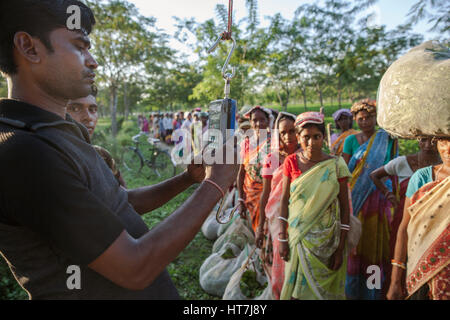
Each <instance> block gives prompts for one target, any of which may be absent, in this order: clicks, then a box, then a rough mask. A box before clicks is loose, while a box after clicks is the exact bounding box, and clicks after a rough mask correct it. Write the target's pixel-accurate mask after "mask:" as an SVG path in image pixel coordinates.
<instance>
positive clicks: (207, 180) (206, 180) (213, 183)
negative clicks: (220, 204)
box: [203, 179, 225, 198]
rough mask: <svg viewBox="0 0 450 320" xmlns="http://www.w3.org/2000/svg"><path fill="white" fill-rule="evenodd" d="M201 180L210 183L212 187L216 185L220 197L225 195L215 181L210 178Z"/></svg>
mask: <svg viewBox="0 0 450 320" xmlns="http://www.w3.org/2000/svg"><path fill="white" fill-rule="evenodd" d="M203 181H205V182H208V183H210V184H212V185H213V186H214V187H216V189H217V190H219V192H220V194H221V195H222V198H224V197H225V192H224V191H223V190H222V188H221V187H219V185H218V184H217V183H215V182H214V181H212V180H210V179H205V180H203Z"/></svg>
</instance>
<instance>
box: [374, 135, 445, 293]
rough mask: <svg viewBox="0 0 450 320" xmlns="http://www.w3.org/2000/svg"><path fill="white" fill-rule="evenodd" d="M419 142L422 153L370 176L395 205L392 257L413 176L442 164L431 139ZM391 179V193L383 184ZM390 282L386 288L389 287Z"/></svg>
mask: <svg viewBox="0 0 450 320" xmlns="http://www.w3.org/2000/svg"><path fill="white" fill-rule="evenodd" d="M417 140H418V141H419V149H420V151H419V152H418V153H416V154H410V155H407V156H401V157H398V158H395V159H393V160H391V161H389V163H387V164H386V165H384V166H382V167H381V168H378V169H376V170H375V171H373V172H372V173H371V174H370V178H371V179H372V181H373V183H374V184H375V186H376V187H377V189H378V190H380V191H381V193H383V194H384V195H385V197H386V199H388V200H389V201H390V202H391V204H392V205H393V209H394V216H393V219H392V222H391V225H390V235H389V237H390V238H389V248H390V257H393V256H394V249H395V242H396V240H397V232H398V228H399V226H400V222H401V221H402V217H403V211H404V205H405V198H406V189H407V187H408V182H409V179H410V178H411V176H412V175H413V174H414V172H416V171H417V170H419V169H421V168H424V167H427V166H430V165H436V164H439V163H441V158H440V157H439V153H438V152H437V148H436V144H435V143H433V141H432V138H430V137H421V138H418V139H417ZM388 177H391V179H392V182H393V190H392V191H390V190H389V189H388V188H387V187H386V186H385V185H384V183H383V181H384V180H385V179H387V178H388ZM390 279H391V275H390V272H387V274H386V280H387V281H390ZM388 283H389V282H387V283H386V286H387V287H389V284H388Z"/></svg>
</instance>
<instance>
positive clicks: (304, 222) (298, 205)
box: [281, 157, 351, 300]
mask: <svg viewBox="0 0 450 320" xmlns="http://www.w3.org/2000/svg"><path fill="white" fill-rule="evenodd" d="M337 168H338V172H336V169H337ZM344 177H351V174H350V171H349V170H348V168H347V165H346V163H345V161H344V160H343V159H342V158H341V157H339V158H338V160H336V159H334V158H333V159H329V160H325V161H323V162H321V163H318V164H316V165H315V166H314V167H312V168H311V169H309V170H308V171H306V172H305V173H303V174H302V175H301V176H300V177H298V178H297V179H295V180H294V181H293V182H292V183H291V196H290V204H289V218H288V221H289V227H288V233H289V248H290V259H289V262H287V263H286V267H285V280H284V284H283V290H282V292H281V299H285V300H286V299H292V298H294V299H300V300H316V299H319V300H338V299H339V300H340V299H345V277H346V272H347V263H346V260H347V259H346V257H344V259H343V263H342V265H341V267H340V268H339V269H338V270H331V269H330V268H329V266H330V264H331V261H330V260H331V256H332V255H333V253H334V252H335V251H336V249H337V247H338V245H339V241H340V209H339V200H338V194H339V182H338V178H344Z"/></svg>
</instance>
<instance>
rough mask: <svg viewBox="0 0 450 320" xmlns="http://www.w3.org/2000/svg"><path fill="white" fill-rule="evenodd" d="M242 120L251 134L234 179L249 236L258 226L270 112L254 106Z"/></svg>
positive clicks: (242, 150)
mask: <svg viewBox="0 0 450 320" xmlns="http://www.w3.org/2000/svg"><path fill="white" fill-rule="evenodd" d="M245 116H246V117H247V118H249V119H250V125H251V129H253V132H252V133H253V134H252V136H251V137H249V136H246V138H245V139H244V140H243V143H242V145H241V156H242V164H241V168H240V170H239V174H238V179H237V188H238V195H239V199H238V201H239V207H238V210H239V214H240V216H241V217H242V218H243V219H246V218H247V213H246V212H247V211H248V212H249V214H250V220H251V224H252V229H253V232H255V233H256V228H257V227H258V225H259V200H260V197H261V193H262V189H263V185H262V175H261V169H262V165H263V160H264V158H265V157H266V156H267V154H268V153H269V148H270V131H269V130H270V129H269V125H270V116H271V113H270V110H268V109H266V108H263V107H260V106H256V107H253V108H252V109H250V110H249V111H248V112H247V113H246V114H245Z"/></svg>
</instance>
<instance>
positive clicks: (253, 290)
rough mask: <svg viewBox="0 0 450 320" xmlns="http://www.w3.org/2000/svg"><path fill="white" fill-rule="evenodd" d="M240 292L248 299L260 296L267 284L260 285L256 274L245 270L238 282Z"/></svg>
mask: <svg viewBox="0 0 450 320" xmlns="http://www.w3.org/2000/svg"><path fill="white" fill-rule="evenodd" d="M240 286H241V292H242V293H243V294H244V295H245V296H246V297H247V298H250V299H253V298H255V297H258V296H260V295H261V294H262V293H263V291H264V289H266V288H267V282H266V283H265V284H264V285H261V284H260V283H259V282H258V280H257V279H256V272H255V271H253V270H246V271H245V272H244V273H243V275H242V277H241V281H240Z"/></svg>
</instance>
